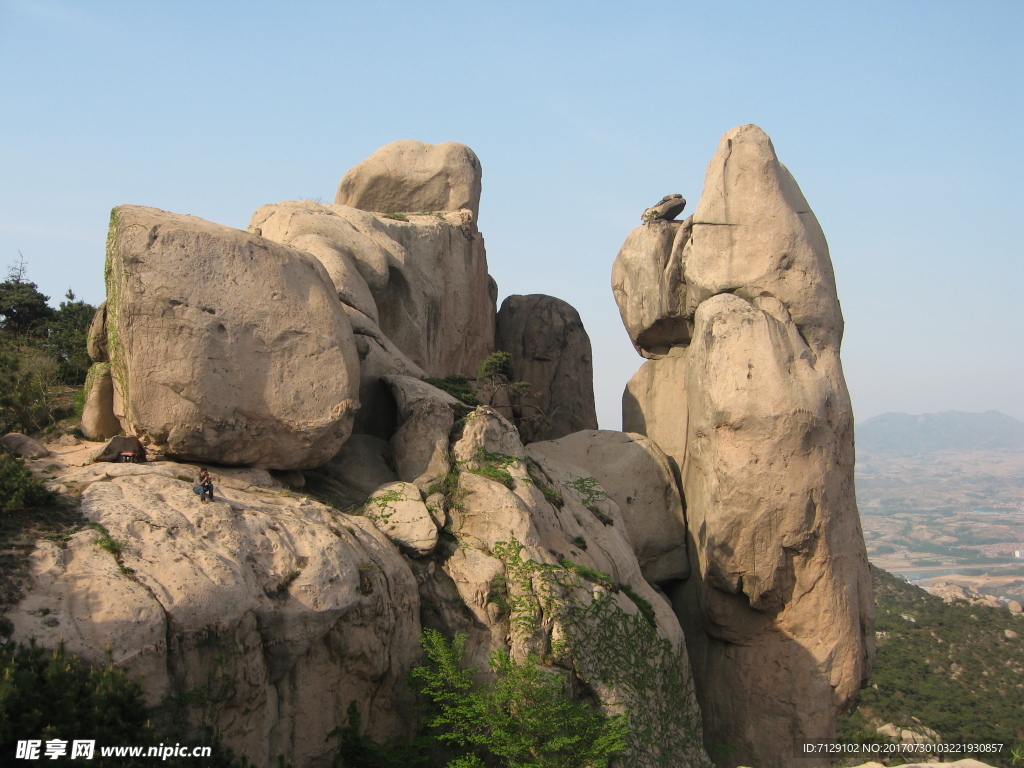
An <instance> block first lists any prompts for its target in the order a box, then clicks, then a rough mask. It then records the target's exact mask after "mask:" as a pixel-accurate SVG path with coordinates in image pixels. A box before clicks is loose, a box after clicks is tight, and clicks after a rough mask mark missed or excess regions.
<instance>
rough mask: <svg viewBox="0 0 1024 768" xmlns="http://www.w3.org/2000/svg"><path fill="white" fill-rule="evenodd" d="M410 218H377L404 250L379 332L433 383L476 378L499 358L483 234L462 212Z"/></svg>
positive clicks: (383, 303)
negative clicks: (492, 357)
mask: <svg viewBox="0 0 1024 768" xmlns="http://www.w3.org/2000/svg"><path fill="white" fill-rule="evenodd" d="M406 218H407V219H408V221H402V220H400V219H393V218H388V217H385V216H381V217H378V222H379V223H380V224H381V226H382V227H383V228H384V230H385V231H386V232H387V234H388V236H389V237H390V238H391V239H392V240H393V241H394V242H395V243H397V245H398V246H399V249H398V251H397V256H396V257H395V260H394V261H392V262H390V264H389V269H390V272H389V278H388V283H387V285H386V286H385V287H384V290H383V291H382V293H381V295H380V296H379V297H378V300H377V310H378V311H379V313H380V328H381V330H382V331H383V332H384V333H385V334H386V335H387V337H388V338H389V339H391V341H392V342H394V344H395V346H397V347H398V348H399V349H401V350H402V351H403V352H405V354H407V355H408V356H409V357H410V358H411V359H412V360H413V361H414V362H415V363H416V364H417V365H418V366H420V367H421V368H422V369H423V370H424V371H426V372H427V375H428V376H439V377H444V376H450V375H452V374H456V373H461V374H464V375H467V376H473V375H475V373H476V366H477V363H479V362H480V361H481V360H483V359H484V358H485V357H487V356H488V355H489V354H491V352H493V351H494V315H495V300H496V298H497V297H496V296H495V295H494V294H493V293H492V291H491V285H492V281H491V279H490V276H489V275H488V274H487V253H486V251H485V250H484V238H483V235H481V234H480V232H479V231H477V229H476V224H475V223H474V221H473V218H472V217H471V215H470V214H469V213H468V212H467V211H465V210H460V211H452V212H449V213H444V214H438V215H419V216H416V215H410V216H407V217H406Z"/></svg>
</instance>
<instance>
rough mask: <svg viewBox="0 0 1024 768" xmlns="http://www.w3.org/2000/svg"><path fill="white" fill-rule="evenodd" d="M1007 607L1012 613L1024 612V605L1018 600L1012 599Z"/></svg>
mask: <svg viewBox="0 0 1024 768" xmlns="http://www.w3.org/2000/svg"><path fill="white" fill-rule="evenodd" d="M1006 607H1007V608H1009V609H1010V613H1024V606H1022V605H1021V604H1020V603H1019V602H1017V601H1016V600H1011V601H1010V602H1008V603H1007V604H1006Z"/></svg>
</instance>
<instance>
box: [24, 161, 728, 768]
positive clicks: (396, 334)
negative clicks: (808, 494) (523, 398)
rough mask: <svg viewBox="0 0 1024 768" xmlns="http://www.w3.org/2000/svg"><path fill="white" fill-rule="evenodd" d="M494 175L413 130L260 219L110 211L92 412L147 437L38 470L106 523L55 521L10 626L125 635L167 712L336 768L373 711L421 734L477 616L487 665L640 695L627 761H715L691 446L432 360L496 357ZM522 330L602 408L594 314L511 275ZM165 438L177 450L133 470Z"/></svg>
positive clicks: (276, 752) (518, 371) (620, 702)
mask: <svg viewBox="0 0 1024 768" xmlns="http://www.w3.org/2000/svg"><path fill="white" fill-rule="evenodd" d="M479 192H480V168H479V161H477V159H476V157H475V155H473V154H472V152H470V151H469V150H468V149H467V148H465V147H463V146H462V145H456V144H448V145H439V146H437V147H430V146H429V145H423V144H418V143H415V142H398V143H396V144H394V145H389V146H388V147H385V148H384V149H382V150H381V151H380V152H378V153H377V154H375V155H374V156H373V157H372V158H370V159H369V160H367V161H366V162H365V163H362V164H360V166H357V167H356V168H355V169H353V170H352V171H350V172H349V173H348V174H346V175H345V178H344V179H343V180H342V184H341V186H340V188H339V196H338V202H337V203H336V204H334V205H329V206H325V205H319V204H316V203H311V202H308V201H303V202H285V203H278V204H274V205H268V206H264V207H262V208H260V209H259V210H257V211H256V213H255V214H254V216H253V218H252V221H251V223H250V225H249V231H248V232H241V231H238V230H233V229H229V228H227V227H222V226H219V225H216V224H211V223H209V222H205V221H202V220H200V219H196V218H194V217H190V216H181V215H176V214H171V213H166V212H164V211H158V210H155V209H151V208H138V207H134V206H121V207H119V208H117V209H115V210H114V212H113V215H112V219H111V230H110V236H109V239H108V255H107V290H108V296H107V302H106V304H105V306H104V307H103V308H102V309H101V311H99V312H97V314H96V318H95V320H94V322H93V327H92V329H91V331H90V343H89V347H90V353H91V355H92V357H93V359H94V361H95V364H94V366H93V368H92V371H91V373H90V385H89V392H88V398H87V408H86V414H85V417H84V418H83V430H84V431H85V433H86V434H87V435H88V436H90V437H93V438H101V437H106V436H109V435H110V434H113V433H115V432H117V431H120V430H121V428H122V427H123V428H124V430H125V431H126V432H127V433H128V434H127V435H124V436H121V435H118V436H115V437H113V438H112V439H111V440H110V441H109V442H108V444H107V445H106V446H105V447H103V448H102V449H101V450H100V451H98V452H96V451H94V449H93V448H91V447H89V446H87V445H83V446H75V445H65V444H63V443H56V444H52V445H51V446H50V450H52V451H53V455H47V456H46V458H41V459H36V460H33V461H32V462H31V463H33V468H34V469H35V470H36V471H37V472H41V471H43V470H44V469H45V470H46V471H47V473H48V475H49V477H48V480H49V485H50V486H51V487H54V488H57V489H63V490H64V491H68V490H70V489H75V490H76V491H77V490H80V491H81V492H82V511H83V513H84V515H85V517H86V518H87V519H88V520H89V521H91V522H92V523H94V524H96V526H98V527H97V529H95V530H94V529H83V530H79V531H78V532H76V533H74V534H73V535H72V536H71V537H70V539H69V541H68V542H67V545H66V547H64V546H61V545H59V544H58V543H56V542H41V543H40V545H39V547H38V548H37V550H36V552H35V554H34V555H33V565H32V572H31V574H30V578H29V579H28V586H27V594H26V596H25V598H24V599H23V600H22V602H21V603H20V604H19V605H18V606H16V607H15V608H14V609H13V610H11V611H10V612H9V613H8V617H9V619H10V622H11V625H12V626H13V627H14V632H13V635H12V637H13V639H14V640H20V641H27V640H28V639H29V638H35V639H36V640H37V642H39V643H41V644H42V645H44V646H47V647H49V646H54V645H56V644H58V643H59V642H61V641H62V640H63V641H64V642H65V643H66V647H67V650H68V651H69V652H72V653H75V654H78V655H80V656H81V657H83V658H84V659H85V660H87V661H91V662H99V661H101V660H102V659H103V658H104V654H105V653H106V650H107V649H108V648H109V649H110V651H111V653H112V655H113V659H114V661H115V663H117V664H119V665H121V666H123V667H125V668H126V669H127V670H128V671H129V672H130V673H131V674H132V675H142V676H143V677H142V679H143V681H144V685H145V691H146V695H147V698H148V700H149V702H150V703H151V704H154V705H162V706H160V707H158V710H157V714H156V717H157V719H158V720H161V719H162V720H167V719H168V718H170V717H171V714H172V713H171V712H170V711H169V710H168V708H167V706H166V704H167V702H170V701H178V702H184V704H183V705H182V706H183V711H184V715H185V716H186V719H187V721H188V724H189V725H191V726H193V727H198V726H200V725H204V726H210V727H212V728H213V730H214V731H215V732H217V733H218V734H219V737H220V738H221V739H222V740H223V742H224V743H225V744H226V745H227V746H229V747H230V748H231V749H233V750H234V751H235V752H237V753H238V754H239V755H241V756H243V757H245V758H247V759H248V760H250V761H252V762H253V763H254V764H255V765H257V766H260V768H264V767H266V768H269V766H271V765H276V764H277V763H278V762H286V763H289V764H293V765H295V766H296V767H297V768H318V767H319V766H324V765H329V764H332V763H333V762H334V761H335V760H336V758H337V756H338V749H339V742H338V738H337V729H338V727H339V726H341V725H343V724H344V722H345V718H346V713H347V711H348V708H349V706H350V705H352V704H354V705H355V706H356V708H357V709H358V711H359V713H360V715H361V719H362V722H363V724H364V732H363V735H365V736H367V737H369V738H373V739H375V740H377V741H380V742H389V741H394V740H403V739H407V738H409V737H410V736H411V735H413V733H414V731H415V728H416V714H415V711H416V710H415V708H414V706H413V701H412V699H413V695H414V694H413V691H412V689H411V688H410V687H409V686H408V683H407V676H408V672H409V670H410V668H411V667H412V666H413V665H414V664H416V663H417V662H418V659H419V658H420V655H421V651H420V646H419V642H418V637H417V636H418V633H419V631H420V629H421V627H422V626H427V627H431V628H435V629H439V630H442V631H443V632H444V633H445V634H447V635H449V636H451V635H452V634H453V633H455V632H462V633H465V634H466V635H467V636H468V638H469V642H468V646H467V647H468V652H469V659H467V662H468V663H474V664H482V663H484V662H486V660H487V658H488V657H489V655H490V653H491V652H492V651H494V650H496V649H509V650H510V651H511V654H512V656H513V658H514V659H516V660H519V661H523V660H524V659H526V658H527V657H531V658H532V657H533V656H534V655H535V656H536V657H537V658H540V659H543V660H544V661H543V663H544V665H545V666H547V667H550V668H552V669H554V668H557V669H559V670H563V671H567V672H568V673H569V678H568V679H569V681H570V684H571V690H572V693H573V695H575V696H576V697H578V698H580V699H582V700H585V701H587V702H589V703H591V705H592V706H594V707H595V708H599V709H600V710H602V711H604V712H607V713H621V712H625V711H627V710H628V711H629V713H630V715H629V717H630V723H631V729H630V736H629V744H628V754H627V755H626V756H625V757H624V758H623V759H624V760H626V761H627V762H628V763H629V764H630V765H636V766H650V767H651V768H653V767H654V766H659V765H661V766H663V765H673V766H682V767H684V768H710V762H709V760H708V757H707V754H706V753H705V751H704V749H703V745H702V740H701V728H700V712H699V709H698V706H697V702H696V698H695V694H694V687H693V678H692V675H691V672H690V666H689V661H688V658H687V654H686V649H685V645H684V638H683V633H682V629H681V627H680V624H679V621H678V619H677V618H676V616H675V614H674V613H673V610H672V607H671V604H670V602H669V600H668V599H667V597H666V596H665V594H664V592H662V591H659V590H658V589H655V588H654V587H652V586H651V585H650V584H649V583H648V582H647V581H646V580H645V576H646V577H648V578H650V579H652V580H654V581H658V582H660V583H662V584H666V585H667V584H670V583H671V582H673V581H675V580H677V579H679V578H681V577H682V576H684V575H685V571H686V560H685V551H684V549H683V536H682V522H681V521H682V511H681V504H680V499H679V495H678V492H677V491H676V485H675V481H674V478H673V476H672V469H671V466H670V465H669V463H668V460H667V459H666V458H665V457H664V456H663V455H662V454H661V453H660V451H658V449H657V447H656V446H655V445H654V444H653V443H651V442H650V441H649V440H647V439H646V438H644V437H642V436H639V435H632V436H626V435H620V434H619V433H597V432H594V433H582V439H581V440H578V439H573V438H572V437H564V438H563V440H565V442H564V443H558V442H554V443H545V444H542V445H536V446H531V448H530V449H527V448H525V447H524V445H523V438H527V439H533V438H536V437H538V436H539V435H538V434H536V433H530V432H529V431H528V429H526V428H524V431H523V434H522V435H521V434H520V432H518V431H517V430H516V428H515V427H514V426H513V424H512V423H511V422H510V421H508V420H506V419H505V418H503V417H502V416H500V415H499V414H498V413H497V412H496V411H495V410H493V409H491V408H489V407H483V406H481V407H479V408H477V409H476V410H471V408H470V407H469V406H467V405H466V404H464V403H463V402H460V401H458V400H456V399H455V398H454V397H452V396H451V395H449V394H447V393H446V392H443V391H441V390H440V389H437V388H436V387H434V386H432V385H431V384H429V383H427V382H425V381H423V379H424V378H425V377H427V376H435V377H439V378H440V377H444V376H448V375H452V374H467V375H472V374H474V373H476V368H477V364H478V363H479V362H480V361H481V360H482V359H484V358H486V357H487V356H488V355H489V354H490V353H491V352H492V351H493V350H494V348H495V339H496V331H495V329H496V317H495V316H496V313H495V302H496V298H497V288H496V286H495V284H494V281H493V280H491V278H490V277H489V276H488V275H487V263H486V256H485V253H484V245H483V239H482V237H481V236H480V233H479V232H478V231H477V228H476V214H477V208H478V200H479ZM364 209H368V210H364ZM497 337H498V338H499V339H501V340H503V342H504V343H506V346H507V348H508V350H509V351H510V353H511V358H512V367H513V368H514V369H515V370H514V372H515V377H514V378H516V379H526V380H529V381H531V382H532V383H533V384H534V387H535V393H536V394H537V396H538V398H540V399H541V400H543V404H542V408H543V409H544V413H545V415H546V416H547V418H548V419H549V420H550V422H551V425H552V430H551V432H550V433H549V434H551V435H554V436H563V435H567V434H568V433H570V432H574V431H576V430H579V429H581V428H596V426H597V422H596V417H595V413H594V410H595V409H594V396H593V385H592V367H591V365H592V364H591V357H590V355H591V350H590V341H589V339H588V337H587V334H586V332H585V330H584V329H583V326H582V323H581V322H580V319H579V315H578V314H577V313H576V311H575V310H573V309H572V307H570V306H569V305H568V304H565V302H561V301H559V300H558V299H554V298H552V297H547V296H527V297H512V298H511V299H510V300H509V301H507V302H506V304H505V307H504V308H503V311H502V323H501V328H500V330H499V331H498V333H497ZM357 393H358V394H357ZM520 405H521V404H520ZM357 409H358V413H357ZM521 410H522V409H521ZM522 415H523V414H522V413H521V412H520V414H519V416H520V419H519V421H520V424H525V423H526V420H525V419H524V418H522ZM140 441H141V442H140ZM70 442H72V443H73V442H76V441H70ZM143 445H145V447H146V448H148V449H149V452H150V458H153V459H156V460H155V461H152V462H148V463H139V464H135V463H126V464H121V463H107V462H116V461H117V458H118V456H119V453H120V452H121V451H122V450H125V448H126V446H130V450H133V451H134V450H137V451H138V452H139V453H140V454H142V453H143V451H144V449H143ZM39 450H40V451H41V453H39V455H46V453H45V452H46V450H47V449H46V448H40V449H39ZM97 462H99V463H97ZM187 462H193V463H187ZM194 462H202V463H203V464H204V465H206V466H208V467H211V468H212V470H213V476H214V477H213V479H214V485H215V486H216V498H215V500H214V501H213V502H212V503H209V504H204V505H200V504H199V502H198V499H197V498H196V496H195V494H194V493H193V489H192V486H193V484H194V483H195V478H196V475H197V471H198V466H197V465H196V463H194ZM230 465H234V466H230ZM240 465H241V466H240ZM271 469H272V470H276V471H275V472H274V473H273V474H271V473H270V472H269V471H268V470H271ZM598 475H600V478H601V480H600V481H599V480H598V477H597V476H598ZM285 482H286V483H288V486H289V487H285V486H284V485H283V483H285ZM601 482H605V483H607V486H608V490H607V491H606V490H605V489H604V488H602V486H601ZM321 500H322V501H321ZM324 501H329V502H330V503H331V504H332V505H333V506H328V505H327V504H326V503H323V502H324ZM619 503H621V505H622V508H621V509H620V504H619ZM44 617H45V618H44ZM225 681H227V682H229V683H230V684H226V685H225V684H222V683H224V682H225Z"/></svg>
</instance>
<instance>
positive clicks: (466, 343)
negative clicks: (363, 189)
mask: <svg viewBox="0 0 1024 768" xmlns="http://www.w3.org/2000/svg"><path fill="white" fill-rule="evenodd" d="M248 228H249V231H251V232H254V233H256V232H258V233H259V234H260V235H261V236H262V237H265V238H269V239H271V240H274V241H276V242H279V243H284V244H285V245H291V246H293V247H295V248H298V249H300V250H303V251H306V252H308V253H310V254H312V255H313V256H315V257H316V258H317V259H319V260H321V261H322V263H323V264H324V267H325V269H326V270H327V272H328V274H329V275H330V276H331V279H332V281H333V283H334V286H335V289H336V290H337V292H338V297H339V298H340V299H341V301H342V302H344V303H345V304H346V305H347V306H350V307H352V308H353V309H355V310H357V311H359V312H360V313H361V314H362V315H365V316H366V317H367V318H368V319H369V321H370V322H371V323H372V324H373V325H374V326H375V327H377V328H378V329H379V331H380V332H381V333H382V334H383V335H384V336H385V337H387V339H388V340H389V342H390V343H391V344H393V345H394V346H396V347H397V348H398V349H400V350H401V351H402V352H403V353H404V354H405V355H406V356H407V357H408V358H409V359H410V360H411V361H412V362H414V363H415V364H416V365H417V366H418V367H419V368H421V369H422V370H423V371H424V372H426V375H429V376H442V377H443V376H448V375H451V374H454V373H462V374H465V375H473V374H474V373H475V371H476V365H477V363H478V362H479V361H480V360H482V359H483V358H485V357H487V355H489V354H490V353H491V352H492V351H493V349H494V312H495V298H496V297H495V296H494V294H493V293H492V290H491V284H492V281H491V280H490V277H489V276H488V274H487V254H486V252H485V250H484V241H483V236H482V235H481V234H480V232H479V231H477V229H476V224H475V223H474V221H473V217H472V216H471V215H470V214H469V213H468V212H467V211H465V210H461V211H460V210H456V211H451V212H447V213H437V214H429V215H415V214H410V215H407V216H406V215H403V216H401V217H389V216H386V215H377V214H372V213H368V212H366V211H363V210H359V209H357V208H354V207H349V206H345V205H319V204H317V203H312V202H309V201H302V202H284V203H275V204H273V205H265V206H263V207H262V208H259V209H258V210H257V211H256V212H255V213H254V214H253V216H252V219H251V221H250V222H249V227H248Z"/></svg>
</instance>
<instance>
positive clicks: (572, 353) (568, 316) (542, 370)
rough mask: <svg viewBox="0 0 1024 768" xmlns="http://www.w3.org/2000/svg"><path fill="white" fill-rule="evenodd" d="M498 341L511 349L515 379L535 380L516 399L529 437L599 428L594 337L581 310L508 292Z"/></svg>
mask: <svg viewBox="0 0 1024 768" xmlns="http://www.w3.org/2000/svg"><path fill="white" fill-rule="evenodd" d="M497 346H498V348H499V349H500V350H502V351H504V352H508V353H509V355H510V358H509V367H510V369H511V374H512V379H513V380H515V381H525V382H528V383H529V384H530V390H529V392H528V393H527V394H526V395H525V396H521V397H515V398H514V399H513V413H514V416H515V419H514V420H515V424H516V426H517V427H518V428H519V432H520V434H521V435H522V437H523V440H524V441H525V442H531V441H534V440H543V439H555V438H559V437H562V436H564V435H568V434H570V433H572V432H578V431H579V430H581V429H597V411H596V409H595V406H594V363H593V355H592V352H591V347H590V337H589V336H588V335H587V331H586V329H585V328H584V327H583V321H582V320H580V315H579V313H578V312H577V311H576V310H575V309H573V307H572V306H571V305H569V304H568V303H566V302H564V301H562V300H561V299H556V298H555V297H554V296H545V295H543V294H530V295H528V296H509V297H508V298H506V299H505V300H504V301H503V302H502V303H501V310H499V312H498V319H497Z"/></svg>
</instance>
